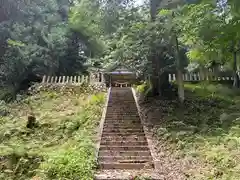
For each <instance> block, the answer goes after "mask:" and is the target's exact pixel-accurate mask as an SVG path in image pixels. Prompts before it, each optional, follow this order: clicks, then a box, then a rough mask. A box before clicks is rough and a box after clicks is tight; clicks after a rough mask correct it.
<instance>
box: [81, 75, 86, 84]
mask: <svg viewBox="0 0 240 180" xmlns="http://www.w3.org/2000/svg"><path fill="white" fill-rule="evenodd" d="M84 78H85V77H84V75H82V80H81V83H84Z"/></svg>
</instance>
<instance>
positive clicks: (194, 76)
mask: <svg viewBox="0 0 240 180" xmlns="http://www.w3.org/2000/svg"><path fill="white" fill-rule="evenodd" d="M168 79H169V81H170V82H173V81H176V80H177V76H176V74H169V76H168ZM204 80H210V81H232V80H233V77H232V76H229V77H227V76H214V75H213V76H211V75H209V76H205V77H203V76H201V75H200V73H186V74H183V81H186V82H194V81H204Z"/></svg>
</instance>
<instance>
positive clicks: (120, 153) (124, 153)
mask: <svg viewBox="0 0 240 180" xmlns="http://www.w3.org/2000/svg"><path fill="white" fill-rule="evenodd" d="M101 156H139V157H142V156H151V153H150V151H108V150H100V151H99V157H101Z"/></svg>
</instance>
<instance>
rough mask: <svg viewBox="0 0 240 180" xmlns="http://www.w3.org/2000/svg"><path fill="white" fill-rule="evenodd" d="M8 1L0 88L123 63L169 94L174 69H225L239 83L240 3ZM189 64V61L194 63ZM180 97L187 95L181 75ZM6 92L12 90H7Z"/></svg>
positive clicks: (3, 13)
mask: <svg viewBox="0 0 240 180" xmlns="http://www.w3.org/2000/svg"><path fill="white" fill-rule="evenodd" d="M139 2H140V1H135V2H134V1H128V0H117V1H113V0H91V1H89V0H77V1H73V0H48V1H46V0H32V1H23V0H17V1H16V0H8V1H1V2H0V3H1V4H0V34H1V36H0V46H1V48H0V83H1V84H0V86H1V87H2V88H1V89H3V90H2V91H4V89H5V91H7V92H11V93H12V94H15V92H17V91H19V90H20V89H23V88H24V87H25V86H27V84H29V82H31V81H40V79H41V77H42V76H43V75H45V74H47V75H76V74H82V73H87V70H88V68H89V67H95V68H104V67H106V66H108V65H111V64H116V63H119V62H123V63H125V64H127V65H128V66H129V67H131V68H132V69H134V70H136V72H137V73H138V75H139V76H140V77H142V78H143V79H149V80H150V82H151V83H150V84H151V88H152V93H153V95H159V94H160V95H161V94H164V89H165V88H166V87H167V84H168V82H167V73H168V72H169V71H174V72H176V73H177V74H178V77H181V75H180V74H181V73H183V72H184V71H186V67H189V68H188V69H190V70H196V69H198V70H199V71H202V72H204V70H206V69H207V68H208V67H214V68H216V67H217V68H216V69H218V67H221V69H224V71H228V72H230V73H231V75H233V76H234V84H233V85H234V87H238V86H239V77H238V75H237V69H238V52H239V46H240V44H239V42H240V41H239V21H238V19H239V16H240V9H239V7H240V6H239V1H238V0H228V1H225V0H219V1H218V0H202V1H201V0H172V1H167V0H150V1H145V3H139ZM189 64H190V65H189ZM178 84H179V93H180V96H182V98H181V97H180V99H184V92H182V90H181V89H182V88H181V87H182V84H183V83H182V79H181V78H178ZM6 89H7V90H6Z"/></svg>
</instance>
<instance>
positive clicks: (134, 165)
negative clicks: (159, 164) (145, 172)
mask: <svg viewBox="0 0 240 180" xmlns="http://www.w3.org/2000/svg"><path fill="white" fill-rule="evenodd" d="M99 168H101V169H153V168H154V165H153V163H152V162H147V163H107V162H101V163H99Z"/></svg>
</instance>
